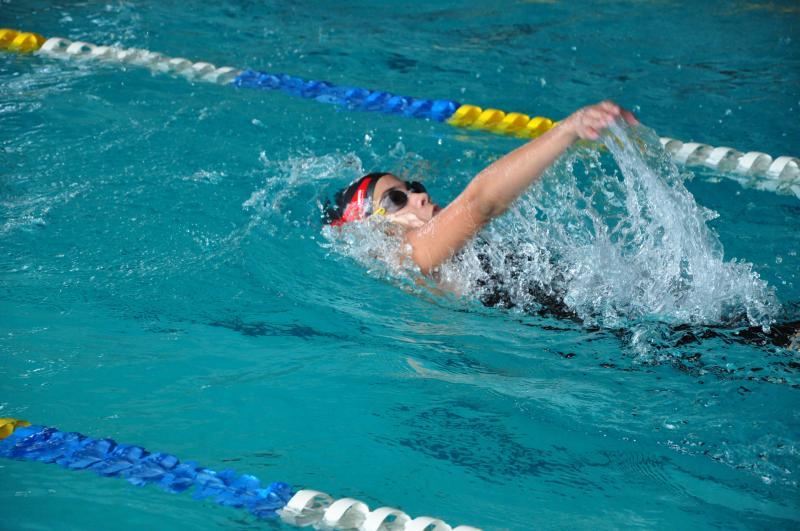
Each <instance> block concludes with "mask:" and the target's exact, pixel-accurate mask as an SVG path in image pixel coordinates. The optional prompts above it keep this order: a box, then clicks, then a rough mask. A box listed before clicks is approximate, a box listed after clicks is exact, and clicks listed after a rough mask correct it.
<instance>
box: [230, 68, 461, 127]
mask: <svg viewBox="0 0 800 531" xmlns="http://www.w3.org/2000/svg"><path fill="white" fill-rule="evenodd" d="M231 84H232V85H234V86H237V87H240V88H251V89H260V90H279V91H281V92H284V93H286V94H288V95H290V96H295V97H300V98H305V99H312V100H316V101H319V102H322V103H330V104H334V105H341V106H343V107H347V108H348V109H353V110H364V111H377V112H383V113H387V114H397V115H401V116H406V117H409V118H423V119H428V120H433V121H436V122H444V121H445V120H447V119H448V118H450V117H451V116H453V114H454V113H455V112H456V110H457V109H458V108H459V107H461V104H460V103H458V102H456V101H452V100H429V99H424V98H414V97H411V96H400V95H397V94H392V93H391V92H383V91H380V90H369V89H365V88H359V87H346V86H339V85H334V84H332V83H328V82H327V81H317V80H313V79H303V78H300V77H295V76H290V75H287V74H271V73H269V72H259V71H256V70H244V71H242V72H241V73H240V74H239V75H238V76H236V78H235V79H234V80H233V81H232V82H231Z"/></svg>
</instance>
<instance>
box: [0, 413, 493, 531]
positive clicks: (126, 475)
mask: <svg viewBox="0 0 800 531" xmlns="http://www.w3.org/2000/svg"><path fill="white" fill-rule="evenodd" d="M0 457H6V458H10V459H17V460H22V461H40V462H43V463H56V464H58V465H60V466H62V467H64V468H68V469H70V470H92V471H94V472H95V473H97V474H99V475H101V476H108V477H120V478H123V479H126V480H127V481H129V482H130V483H133V484H134V485H138V486H144V485H156V486H158V487H160V488H162V489H164V490H166V491H167V492H171V493H179V492H184V491H187V490H189V489H191V488H192V487H194V498H196V499H208V498H211V499H213V500H214V501H215V502H216V503H218V504H220V505H224V506H229V507H236V508H245V509H247V510H248V511H249V512H250V513H251V514H253V515H255V516H256V517H258V518H273V519H274V518H276V517H279V518H281V519H282V520H283V521H284V522H286V523H288V524H291V525H295V526H298V527H305V526H309V525H313V526H314V527H316V528H317V529H329V530H335V529H342V530H344V529H349V530H352V529H357V530H359V531H480V530H479V529H477V528H475V527H470V526H464V525H462V526H458V527H456V528H453V527H451V526H450V525H448V524H447V523H445V522H443V521H442V520H439V519H436V518H431V517H428V516H421V517H418V518H414V519H412V518H411V517H410V516H408V515H407V514H406V513H404V512H403V511H400V510H399V509H394V508H392V507H380V508H378V509H376V510H374V511H371V510H370V509H369V507H368V506H367V505H366V504H365V503H364V502H361V501H358V500H355V499H353V498H342V499H340V500H334V499H333V498H331V497H330V496H329V495H328V494H325V493H324V492H320V491H316V490H310V489H304V490H300V491H296V492H295V491H294V489H292V487H290V486H289V485H288V484H286V483H283V482H280V481H275V482H272V483H270V484H269V485H267V486H266V487H264V486H262V485H261V482H260V481H259V479H258V478H256V477H255V476H252V475H249V474H241V475H240V474H237V473H236V472H234V471H233V470H222V471H219V472H218V471H215V470H212V469H210V468H205V467H200V466H198V465H197V464H196V463H193V462H191V461H187V462H181V461H180V460H179V459H178V458H177V457H175V456H174V455H171V454H166V453H162V452H149V451H147V450H145V449H144V448H142V447H141V446H135V445H130V444H120V443H117V442H115V441H113V440H111V439H93V438H91V437H87V436H85V435H81V434H80V433H72V432H70V433H68V432H63V431H59V430H57V429H55V428H48V427H45V426H34V425H31V423H30V422H27V421H24V420H17V419H13V418H0Z"/></svg>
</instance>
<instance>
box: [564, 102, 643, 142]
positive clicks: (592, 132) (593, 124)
mask: <svg viewBox="0 0 800 531" xmlns="http://www.w3.org/2000/svg"><path fill="white" fill-rule="evenodd" d="M620 118H622V119H623V120H625V121H626V122H628V123H629V124H631V125H638V124H639V120H637V119H636V117H635V116H634V115H633V113H631V112H630V111H628V110H625V109H623V108H622V107H620V106H619V105H617V104H616V103H614V102H613V101H609V100H606V101H601V102H600V103H597V104H595V105H589V106H588V107H584V108H582V109H578V110H577V111H575V112H574V113H572V114H571V115H570V116H569V117H568V118H566V119H565V120H564V121H563V122H562V123H563V125H565V126H566V127H567V128H568V130H569V131H570V132H571V133H572V134H573V136H574V140H578V139H581V140H597V139H598V138H600V133H602V132H603V131H604V130H605V129H607V128H608V127H609V126H610V125H611V124H612V123H614V121H615V120H617V119H620Z"/></svg>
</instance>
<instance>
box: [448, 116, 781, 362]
mask: <svg viewBox="0 0 800 531" xmlns="http://www.w3.org/2000/svg"><path fill="white" fill-rule="evenodd" d="M603 140H604V142H605V144H606V145H607V146H608V151H609V152H610V155H612V156H613V159H612V157H610V156H609V154H604V153H602V152H600V151H598V150H596V149H591V148H586V147H579V148H576V149H574V150H572V151H571V152H569V153H568V154H566V155H565V156H564V157H562V158H561V159H560V160H559V161H558V162H557V163H556V164H555V165H554V166H553V167H552V168H551V169H550V170H548V171H547V172H546V174H545V175H544V177H543V179H542V183H541V184H540V185H539V186H534V187H532V188H531V190H530V191H529V192H528V193H527V194H526V195H525V196H524V197H522V198H521V199H520V200H519V201H518V202H517V203H516V204H515V205H514V206H513V207H512V210H511V212H510V213H509V214H508V215H506V216H504V217H503V218H501V219H499V220H497V221H496V222H495V223H493V224H492V225H491V226H490V227H489V228H488V229H487V230H486V231H484V234H483V235H482V237H481V238H479V239H477V240H476V241H475V242H473V243H472V244H471V245H470V246H468V247H467V248H466V249H465V250H464V251H463V252H462V253H461V254H460V255H459V256H458V257H457V259H456V260H454V261H452V262H451V263H450V264H447V265H445V266H444V267H443V268H442V277H443V279H445V280H446V281H447V282H448V283H451V284H454V285H457V286H458V289H459V290H460V291H461V292H463V293H475V288H474V286H475V285H481V284H482V285H483V287H482V288H480V290H479V292H480V293H478V295H479V296H480V297H482V298H484V300H485V299H486V297H487V296H490V295H491V294H492V292H496V291H497V289H498V284H500V285H501V287H502V290H503V292H504V295H503V297H500V298H498V297H497V296H495V299H496V300H500V301H505V302H506V305H513V306H515V307H517V308H521V309H523V310H526V311H530V310H531V309H533V310H536V309H541V308H542V302H543V301H544V302H545V303H546V304H552V301H563V307H561V308H559V310H560V311H567V312H570V313H572V314H573V315H574V316H576V317H578V318H579V319H580V320H581V321H583V322H584V323H586V324H587V325H590V326H601V327H606V328H614V329H619V328H626V329H628V330H630V331H631V334H630V337H631V339H632V342H633V343H634V345H635V346H637V348H638V349H639V350H647V345H649V344H651V343H653V342H657V341H661V340H663V339H665V337H664V336H665V335H668V334H669V329H670V325H675V324H690V325H691V324H711V325H740V324H745V323H746V324H750V325H755V326H762V327H768V326H769V325H770V324H771V323H772V322H773V321H774V318H775V316H776V314H777V312H778V311H779V304H778V302H777V299H776V297H775V294H774V290H773V289H772V288H771V287H770V286H768V285H767V283H766V282H765V281H764V280H762V279H761V278H760V277H759V275H758V273H756V272H754V271H753V269H752V265H751V264H749V263H746V262H743V261H740V260H736V259H732V260H726V259H725V257H724V250H723V247H722V244H721V242H720V240H719V238H718V237H717V235H716V233H715V232H714V231H713V230H712V229H711V228H709V226H708V224H707V223H708V222H709V221H710V220H712V219H714V218H716V217H717V214H716V213H715V212H712V211H710V210H708V209H706V208H704V207H702V206H700V205H698V204H697V203H696V202H695V200H694V197H693V196H692V194H691V193H690V192H689V191H688V190H687V189H686V187H685V186H684V184H683V180H684V178H685V176H684V175H681V174H680V173H679V172H678V170H677V168H676V167H675V165H674V164H672V162H671V161H670V160H669V156H668V155H667V154H666V153H665V152H664V150H663V149H662V148H661V146H660V144H659V142H658V137H657V136H656V135H655V133H654V132H653V131H652V130H650V129H647V128H645V127H638V128H636V129H633V128H631V127H629V126H626V125H622V124H615V125H614V126H612V127H611V128H610V131H609V133H607V135H606V136H605V137H604V139H603ZM512 250H513V251H512Z"/></svg>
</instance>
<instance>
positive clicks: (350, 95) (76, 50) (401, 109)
mask: <svg viewBox="0 0 800 531" xmlns="http://www.w3.org/2000/svg"><path fill="white" fill-rule="evenodd" d="M0 49H5V50H9V51H17V52H33V51H37V50H38V53H40V54H42V55H47V56H50V57H56V58H83V59H93V60H100V61H105V62H116V63H122V64H133V65H138V66H143V67H146V68H149V69H151V70H153V71H156V72H163V73H168V74H173V75H178V76H182V77H185V78H187V79H190V80H197V81H206V82H210V83H217V84H232V85H234V86H237V87H242V88H254V89H260V90H280V91H282V92H285V93H287V94H290V95H293V96H298V97H301V98H307V99H314V100H316V101H320V102H323V103H332V104H337V105H342V106H345V107H348V108H351V109H358V110H365V111H377V112H384V113H390V114H398V115H402V116H408V117H413V118H426V119H429V120H434V121H439V122H445V121H446V122H447V123H449V124H450V125H453V126H455V127H461V128H469V129H478V130H483V131H489V132H492V133H496V134H502V135H512V136H516V137H520V138H535V137H537V136H539V135H541V134H543V133H545V132H546V131H548V130H550V129H551V128H553V127H554V126H555V125H557V123H558V122H555V121H553V120H551V119H549V118H545V117H542V116H534V117H533V118H531V117H530V116H529V115H527V114H523V113H517V112H510V113H506V112H504V111H501V110H498V109H483V108H481V107H478V106H477V105H468V104H461V103H458V102H456V101H452V100H430V99H423V98H414V97H411V96H400V95H397V94H392V93H389V92H383V91H379V90H369V89H364V88H359V87H345V86H337V85H334V84H332V83H328V82H327V81H318V80H306V79H302V78H299V77H295V76H290V75H286V74H271V73H269V72H258V71H254V70H241V69H236V68H233V67H229V66H224V67H220V68H218V67H216V66H215V65H213V64H211V63H207V62H192V61H189V60H188V59H184V58H182V57H175V58H173V57H167V56H165V55H162V54H159V53H155V52H151V51H148V50H142V49H138V48H121V47H118V46H96V45H94V44H90V43H87V42H81V41H74V42H73V41H70V40H68V39H63V38H60V37H53V38H49V39H45V38H44V37H43V36H41V35H39V34H37V33H25V32H19V31H16V30H13V29H0ZM661 144H662V145H663V146H664V148H665V149H666V150H667V151H668V152H669V153H670V154H671V155H672V157H673V159H674V160H675V161H676V162H677V163H678V164H680V165H685V166H705V167H707V168H712V169H715V170H718V171H720V172H721V173H723V174H732V175H735V176H736V177H734V178H735V179H736V180H739V181H740V182H742V181H743V178H759V179H767V180H770V181H775V182H774V183H773V184H771V185H766V186H757V187H760V188H766V189H771V190H775V191H781V192H789V193H793V194H795V195H797V196H798V197H800V159H798V158H797V157H788V156H783V157H777V158H774V159H773V158H772V157H771V156H770V155H767V154H766V153H761V152H758V151H750V152H746V153H745V152H741V151H738V150H736V149H733V148H730V147H714V146H709V145H708V144H702V143H699V142H686V143H684V142H681V141H680V140H675V139H673V138H667V137H663V138H661Z"/></svg>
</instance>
